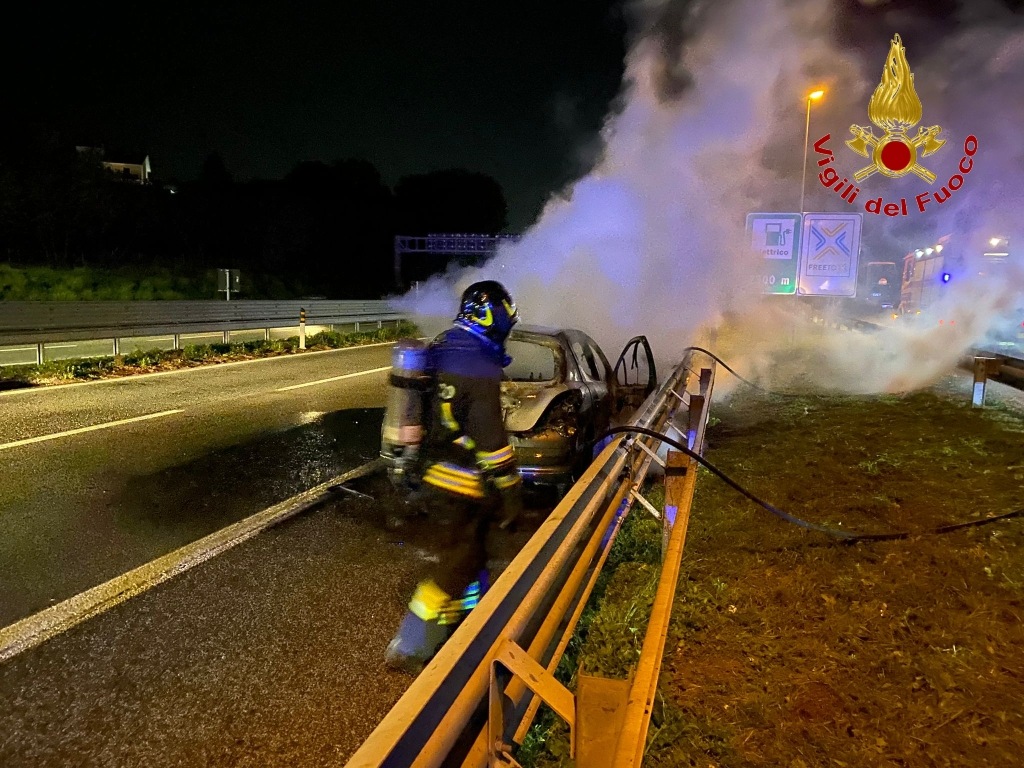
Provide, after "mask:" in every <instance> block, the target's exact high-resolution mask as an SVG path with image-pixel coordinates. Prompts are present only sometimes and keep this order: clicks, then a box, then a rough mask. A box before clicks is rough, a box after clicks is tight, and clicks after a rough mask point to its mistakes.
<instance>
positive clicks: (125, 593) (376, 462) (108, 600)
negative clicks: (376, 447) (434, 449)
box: [0, 458, 384, 662]
mask: <svg viewBox="0 0 1024 768" xmlns="http://www.w3.org/2000/svg"><path fill="white" fill-rule="evenodd" d="M383 468H384V465H383V463H382V460H381V459H379V458H378V459H373V460H371V461H369V462H367V463H366V464H362V465H360V466H358V467H356V468H354V469H350V470H349V471H348V472H345V473H343V474H341V475H338V476H337V477H335V478H333V479H331V480H328V481H327V482H325V483H321V484H320V485H317V486H315V487H313V488H310V489H309V490H308V491H303V492H302V493H300V494H298V495H296V496H292V497H291V498H290V499H286V500H285V501H282V502H281V503H280V504H275V505H274V506H272V507H270V508H268V509H265V510H263V511H262V512H257V513H256V514H255V515H252V516H251V517H247V518H245V519H244V520H240V521H239V522H237V523H234V524H232V525H229V526H228V527H227V528H221V529H220V530H219V531H214V532H213V533H211V534H209V535H208V536H204V537H203V538H201V539H199V540H198V541H194V542H192V543H191V544H186V545H185V546H183V547H181V548H179V549H176V550H174V551H173V552H170V553H169V554H166V555H163V556H162V557H158V558H157V559H155V560H151V561H150V562H148V563H146V564H145V565H140V566H139V567H138V568H135V569H133V570H131V571H128V572H127V573H124V574H121V575H120V576H115V577H114V578H113V579H110V580H109V581H107V582H104V583H103V584H100V585H98V586H95V587H93V588H92V589H88V590H86V591H85V592H81V593H79V594H77V595H75V596H74V597H69V598H68V599H67V600H64V601H63V602H60V603H57V604H56V605H52V606H50V607H49V608H44V609H43V610H41V611H39V612H38V613H34V614H32V615H31V616H28V617H26V618H24V619H22V620H21V621H17V622H15V623H14V624H11V625H10V626H7V627H2V628H0V662H4V661H6V660H8V659H10V658H11V657H12V656H16V655H18V654H19V653H21V652H22V651H26V650H28V649H29V648H33V647H35V646H37V645H40V644H41V643H43V642H45V641H47V640H49V639H50V638H52V637H56V636H57V635H60V634H62V633H64V632H67V631H68V630H69V629H71V628H72V627H74V626H76V625H78V624H81V623H82V622H83V621H85V620H87V619H90V618H92V617H94V616H98V615H99V614H101V613H103V612H104V611H107V610H110V609H111V608H113V607H114V606H116V605H118V604H120V603H123V602H125V601H126V600H128V599H130V598H132V597H135V596H136V595H140V594H142V593H143V592H145V591H147V590H148V589H151V588H152V587H155V586H157V585H158V584H161V583H163V582H165V581H167V580H168V579H171V578H173V577H174V576H177V575H179V574H181V573H184V572H185V571H187V570H189V569H190V568H193V567H195V566H197V565H199V564H201V563H204V562H206V561H207V560H209V559H210V558H212V557H214V556H215V555H219V554H222V553H223V552H226V551H227V550H229V549H231V548H232V547H234V546H236V545H238V544H241V543H242V542H244V541H246V540H248V539H251V538H252V537H253V536H255V535H256V534H258V533H260V532H262V531H264V530H266V529H267V528H270V527H271V526H274V525H277V524H278V523H281V522H283V521H284V520H287V519H288V518H290V517H294V516H295V515H297V514H299V513H301V512H305V511H307V510H309V509H311V508H313V507H315V506H316V505H318V504H320V503H322V502H323V501H325V500H327V499H328V498H329V496H330V494H331V486H335V485H340V484H342V483H346V482H348V481H349V480H355V479H356V478H358V477H364V476H366V475H368V474H372V473H374V472H379V471H383Z"/></svg>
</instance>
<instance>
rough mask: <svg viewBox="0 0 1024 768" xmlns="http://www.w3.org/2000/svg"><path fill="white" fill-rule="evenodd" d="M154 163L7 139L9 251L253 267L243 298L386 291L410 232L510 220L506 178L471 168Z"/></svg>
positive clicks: (190, 268)
mask: <svg viewBox="0 0 1024 768" xmlns="http://www.w3.org/2000/svg"><path fill="white" fill-rule="evenodd" d="M106 159H108V160H117V159H118V158H117V157H114V156H111V155H110V154H109V153H108V157H107V158H106ZM154 164H155V166H156V167H155V168H154V176H153V177H152V178H151V183H149V184H138V183H133V182H126V181H123V180H118V179H117V178H116V177H115V176H114V175H113V174H112V172H111V171H109V170H107V169H106V168H104V167H103V166H102V164H101V162H100V159H99V158H98V157H97V156H96V155H91V154H88V153H81V152H79V151H77V149H76V147H75V146H74V145H73V144H68V143H66V142H65V141H62V140H61V137H60V136H58V135H57V134H55V133H52V132H46V131H36V132H34V133H33V134H32V135H31V136H29V137H27V138H26V137H22V140H21V141H8V142H6V143H5V145H4V146H3V148H2V149H0V260H2V261H6V262H7V263H9V264H11V265H16V266H20V267H32V266H48V267H55V268H71V267H80V266H87V267H93V268H100V269H107V268H127V267H135V268H138V269H139V270H145V269H157V268H159V269H164V270H166V269H171V270H172V271H173V272H174V273H175V274H182V275H201V274H205V275H209V273H210V271H211V270H215V269H218V268H232V269H239V270H242V280H243V290H242V298H245V297H246V294H247V293H248V294H249V295H252V294H253V293H255V294H256V295H258V297H261V298H266V297H274V298H283V297H286V296H289V295H292V296H298V295H318V296H326V297H328V298H374V297H378V296H381V295H384V294H385V293H387V292H389V291H391V290H393V289H394V287H395V285H394V272H393V264H394V237H395V235H396V234H403V235H422V234H429V233H431V232H475V233H484V234H496V233H498V232H501V231H502V230H503V229H504V228H505V226H506V217H507V204H506V201H505V197H504V193H503V191H502V189H501V186H500V185H499V184H498V182H497V181H495V180H494V179H493V178H491V177H489V176H487V175H485V174H481V173H474V172H471V171H467V170H462V169H450V170H443V171H434V172H430V173H424V174H420V175H414V176H408V177H405V178H402V179H401V180H400V181H399V182H398V184H396V185H395V187H394V189H391V188H390V187H389V186H388V185H387V184H386V183H385V182H384V181H383V180H382V179H381V175H380V173H379V172H378V170H377V169H376V167H374V165H373V164H372V163H371V162H369V161H366V160H358V159H342V160H337V161H334V162H329V163H327V162H319V161H309V162H300V163H298V164H296V165H295V167H294V168H293V169H292V171H291V172H290V173H288V174H287V175H286V176H285V177H284V178H283V179H276V180H252V181H237V180H235V179H233V178H232V175H231V173H230V171H229V169H227V168H226V167H225V165H224V163H223V161H222V160H221V159H220V157H219V156H218V155H216V154H213V155H210V156H209V157H207V159H206V161H205V163H204V164H203V167H202V171H201V173H200V175H199V178H197V179H194V180H191V181H187V182H172V181H171V180H168V179H161V178H160V176H159V158H156V159H155V160H154ZM445 266H446V265H445V264H444V263H441V262H438V263H437V264H436V268H437V270H441V269H443V268H444V267H445ZM247 285H248V287H249V290H248V291H247V290H246V286H247Z"/></svg>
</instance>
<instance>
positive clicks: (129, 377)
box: [0, 341, 396, 397]
mask: <svg viewBox="0 0 1024 768" xmlns="http://www.w3.org/2000/svg"><path fill="white" fill-rule="evenodd" d="M395 343H396V342H394V341H379V342H374V343H373V344H356V345H355V346H352V347H340V348H339V349H317V350H313V351H306V352H294V353H291V354H283V355H271V356H269V357H257V358H254V359H252V360H232V361H231V362H229V363H206V364H204V365H194V366H192V367H190V368H175V369H174V370H173V371H154V372H153V373H130V374H126V375H124V376H115V377H113V378H110V379H94V380H93V381H76V382H74V383H73V384H53V385H45V386H38V387H25V388H23V389H10V390H5V391H2V392H0V397H11V396H14V395H24V394H28V393H30V392H53V391H54V390H60V391H62V392H63V391H64V390H65V389H70V388H71V387H91V386H94V385H96V384H111V383H115V382H120V383H122V384H124V383H125V382H127V381H135V380H136V379H150V378H153V377H154V376H172V375H174V374H177V373H191V372H192V371H216V370H219V369H221V368H230V367H231V366H234V365H249V364H250V363H266V362H269V361H271V360H301V359H303V358H305V357H311V356H313V355H327V354H331V353H338V352H351V351H352V350H355V349H372V348H374V347H392V346H394V345H395Z"/></svg>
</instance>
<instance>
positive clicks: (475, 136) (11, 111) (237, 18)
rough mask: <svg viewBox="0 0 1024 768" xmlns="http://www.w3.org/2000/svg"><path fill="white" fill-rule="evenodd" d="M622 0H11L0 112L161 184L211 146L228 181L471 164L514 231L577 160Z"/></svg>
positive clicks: (386, 173) (599, 111) (600, 108)
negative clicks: (144, 167)
mask: <svg viewBox="0 0 1024 768" xmlns="http://www.w3.org/2000/svg"><path fill="white" fill-rule="evenodd" d="M619 6H620V4H619V3H617V2H613V1H612V0H575V1H574V2H565V1H564V0H559V2H551V1H550V0H547V1H537V0H531V1H530V2H526V3H524V2H516V3H506V4H497V3H481V2H479V1H477V2H467V1H465V0H449V2H445V3H415V2H397V1H396V0H371V1H370V2H365V3H352V2H348V1H346V0H342V1H341V2H339V0H333V1H332V2H325V1H324V0H312V1H311V2H305V3H282V2H273V3H268V2H245V3H241V2H236V3H230V2H218V3H209V4H201V5H200V4H196V5H195V6H190V5H189V4H187V3H186V4H182V3H181V2H175V3H169V2H153V1H152V0H146V1H145V2H134V3H121V2H117V3H113V2H106V3H96V4H91V3H79V4H74V5H68V6H57V5H53V4H46V3H36V4H25V5H24V6H22V8H21V9H20V10H19V21H18V23H17V24H5V27H6V30H5V35H4V37H5V38H6V39H5V40H4V43H3V56H4V72H5V75H6V77H5V80H6V82H7V84H8V88H7V89H6V90H7V93H6V95H5V99H4V100H5V102H6V104H5V112H6V113H7V119H11V120H17V121H23V122H25V121H27V122H30V123H35V122H37V121H39V122H42V123H43V124H46V125H49V126H52V127H53V128H56V129H57V130H59V131H60V132H61V135H62V137H63V138H64V139H65V140H67V141H69V142H71V143H74V144H92V145H105V146H106V147H108V148H115V147H122V148H125V149H130V150H141V151H142V152H144V153H146V154H148V155H149V156H150V160H151V163H152V166H153V171H154V174H155V175H158V176H159V177H161V178H163V179H167V180H178V181H181V180H187V179H190V178H193V177H195V176H196V175H197V174H198V172H199V168H200V167H201V164H202V161H203V159H204V158H205V157H206V156H207V155H208V154H209V153H211V152H219V153H220V154H221V156H222V157H223V158H224V161H225V164H226V165H227V167H228V170H229V171H230V172H231V173H233V174H234V176H235V178H236V179H239V180H244V179H249V178H280V177H282V176H283V175H284V174H285V173H287V172H288V171H289V170H290V169H291V168H292V167H293V166H294V165H295V163H296V162H298V161H300V160H323V161H325V162H330V161H332V160H335V159H340V158H345V157H357V158H365V159H367V160H370V161H371V162H373V163H374V164H375V165H376V166H377V168H378V169H380V171H381V173H382V175H383V177H384V179H385V181H386V182H387V183H389V184H394V183H395V182H397V180H398V178H399V177H401V176H402V175H405V174H412V173H423V172H427V171H431V170H437V169H442V168H448V167H464V168H468V169H469V170H472V171H482V172H484V173H488V174H491V175H492V176H494V177H495V178H496V179H497V180H498V181H499V182H500V183H501V184H502V186H503V187H504V189H505V193H506V197H507V198H508V200H509V206H510V212H509V213H510V229H511V230H520V229H522V228H524V227H525V226H527V225H528V224H529V223H531V222H532V221H533V219H534V218H535V216H536V214H537V213H538V212H539V210H540V207H541V206H542V205H543V203H544V201H545V199H546V198H547V196H548V195H549V194H550V193H551V192H553V191H556V190H557V189H559V188H561V187H562V186H563V184H564V183H565V182H567V181H569V180H571V179H573V178H575V177H576V176H577V175H579V174H580V173H581V172H582V171H584V170H586V167H587V166H586V164H587V162H588V158H589V157H590V156H591V153H592V151H593V147H594V142H595V138H596V131H598V130H599V128H600V125H601V122H602V118H603V117H604V115H605V114H606V113H607V111H608V108H609V102H610V101H611V100H612V99H614V97H615V95H616V94H617V93H618V90H619V86H620V81H621V76H622V69H623V57H624V55H625V47H626V25H625V22H624V20H623V14H622V12H621V9H620V7H619ZM12 18H13V17H9V20H11V19H12Z"/></svg>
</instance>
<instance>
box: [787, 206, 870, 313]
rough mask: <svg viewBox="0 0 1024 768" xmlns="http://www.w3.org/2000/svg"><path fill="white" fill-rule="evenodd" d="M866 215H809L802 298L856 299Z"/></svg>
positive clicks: (801, 276)
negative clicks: (861, 240)
mask: <svg viewBox="0 0 1024 768" xmlns="http://www.w3.org/2000/svg"><path fill="white" fill-rule="evenodd" d="M862 223H863V214H860V213H805V214H804V222H803V258H802V259H801V260H800V279H799V294H800V295H801V296H856V295H857V265H858V261H859V256H860V232H861V224H862Z"/></svg>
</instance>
